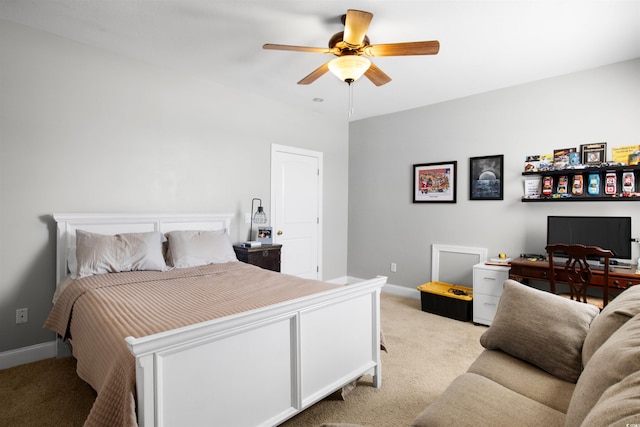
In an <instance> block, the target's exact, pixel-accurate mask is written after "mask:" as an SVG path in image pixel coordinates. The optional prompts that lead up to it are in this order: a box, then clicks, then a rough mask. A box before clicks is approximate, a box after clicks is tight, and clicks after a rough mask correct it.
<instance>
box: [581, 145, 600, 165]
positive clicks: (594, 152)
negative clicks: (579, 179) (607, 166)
mask: <svg viewBox="0 0 640 427" xmlns="http://www.w3.org/2000/svg"><path fill="white" fill-rule="evenodd" d="M580 155H581V156H582V164H583V165H600V163H602V162H606V161H607V143H606V142H599V143H597V144H582V145H581V146H580Z"/></svg>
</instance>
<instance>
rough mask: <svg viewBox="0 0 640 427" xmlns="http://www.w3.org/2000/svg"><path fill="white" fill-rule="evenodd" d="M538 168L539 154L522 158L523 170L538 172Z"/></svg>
mask: <svg viewBox="0 0 640 427" xmlns="http://www.w3.org/2000/svg"><path fill="white" fill-rule="evenodd" d="M539 170H540V155H539V154H534V155H532V156H527V157H526V158H525V159H524V171H525V172H538V171H539Z"/></svg>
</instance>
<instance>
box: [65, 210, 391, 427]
mask: <svg viewBox="0 0 640 427" xmlns="http://www.w3.org/2000/svg"><path fill="white" fill-rule="evenodd" d="M232 217H233V215H231V214H225V215H213V214H54V219H55V220H56V222H57V225H58V226H57V230H58V231H57V264H56V266H57V267H56V270H57V271H56V276H57V277H56V279H57V281H56V283H59V281H60V280H61V279H62V278H63V277H64V276H65V275H66V274H67V262H66V253H67V249H69V248H73V247H75V231H76V230H77V229H82V230H86V231H91V232H97V233H104V234H115V233H125V232H142V231H154V230H159V231H161V232H163V233H166V232H168V231H171V230H219V229H226V230H227V233H228V232H229V230H230V225H231V218H232ZM385 282H386V277H381V276H379V277H377V278H375V279H371V280H367V281H364V282H360V283H357V284H350V285H345V286H343V287H340V288H338V289H335V290H331V291H327V292H323V293H320V294H315V295H311V296H308V297H304V298H299V299H296V300H293V301H289V302H285V303H280V304H276V305H273V306H269V307H265V308H262V309H257V310H252V311H249V312H246V313H242V314H238V315H233V316H227V317H223V318H220V319H214V320H210V321H207V322H203V323H199V324H195V325H191V326H187V327H184V328H179V329H175V330H171V331H166V332H162V333H158V334H154V335H150V336H146V337H142V338H138V339H136V338H133V337H128V338H126V341H127V345H128V347H129V349H130V351H131V353H132V354H133V355H134V356H135V357H136V381H137V394H138V396H137V399H138V400H137V404H138V405H137V408H138V422H139V424H140V425H141V426H175V425H212V426H243V427H246V426H273V425H277V424H280V423H282V422H284V421H285V420H287V419H288V418H290V417H292V416H294V415H295V414H297V413H299V412H300V411H302V410H304V409H305V408H307V407H309V406H311V405H312V404H314V403H316V402H317V401H319V400H321V399H322V398H324V397H326V396H327V395H329V394H331V393H333V392H334V391H336V390H338V389H340V388H341V387H342V386H343V385H345V384H347V383H349V382H351V381H353V380H355V379H357V378H359V377H360V376H362V375H365V374H370V375H372V376H373V385H374V386H375V387H380V386H381V381H382V377H381V367H380V291H381V288H382V286H383V285H384V284H385Z"/></svg>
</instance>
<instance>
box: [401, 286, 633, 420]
mask: <svg viewBox="0 0 640 427" xmlns="http://www.w3.org/2000/svg"><path fill="white" fill-rule="evenodd" d="M480 343H481V344H482V345H483V347H485V350H484V352H483V353H482V354H481V355H480V356H479V357H478V358H477V359H476V361H475V362H474V363H473V364H472V365H471V367H470V368H469V369H468V371H467V372H466V373H464V374H463V375H461V376H459V377H458V378H456V379H455V380H454V381H453V383H451V385H450V386H449V387H448V388H447V389H446V390H445V391H444V393H443V394H442V395H441V396H440V397H439V398H438V399H437V400H436V401H435V402H433V403H432V404H430V405H429V406H428V407H427V408H426V409H425V410H424V411H423V412H422V413H421V414H420V415H419V416H418V417H417V418H416V419H415V421H414V422H413V424H412V425H413V426H416V427H417V426H474V427H478V426H492V427H495V426H568V427H573V426H594V427H602V426H620V427H629V426H634V427H637V426H640V286H635V287H632V288H629V289H627V290H625V291H624V292H623V293H622V294H620V295H619V296H618V297H616V298H615V299H614V300H613V301H612V302H611V303H609V305H608V306H607V307H606V308H605V309H604V310H603V311H602V312H601V313H600V314H598V309H597V308H595V307H594V306H591V305H588V304H583V303H578V302H575V301H571V300H568V299H565V298H562V297H559V296H557V295H553V294H550V293H547V292H543V291H540V290H537V289H533V288H530V287H528V286H525V285H522V284H520V283H518V282H516V281H513V280H507V281H506V282H505V283H504V292H503V294H502V297H501V298H500V303H499V304H498V310H497V313H496V316H495V319H494V322H493V324H492V325H491V326H490V327H489V328H488V329H487V331H486V332H485V333H484V334H483V335H482V337H481V338H480Z"/></svg>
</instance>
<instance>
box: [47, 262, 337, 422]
mask: <svg viewBox="0 0 640 427" xmlns="http://www.w3.org/2000/svg"><path fill="white" fill-rule="evenodd" d="M336 286H337V285H331V284H328V283H324V282H319V281H313V280H307V279H301V278H298V277H294V276H288V275H283V274H280V273H274V272H272V271H268V270H263V269H261V268H258V267H254V266H252V265H249V264H245V263H241V262H230V263H226V264H213V265H208V266H203V267H194V268H188V269H175V270H172V271H168V272H158V271H138V272H129V273H115V274H101V275H96V276H90V277H86V278H83V279H80V280H76V281H75V282H73V283H72V284H71V285H69V287H67V288H66V289H65V290H64V292H63V293H62V294H61V295H60V296H59V298H58V299H57V301H56V303H55V305H54V307H53V309H52V310H51V313H50V314H49V318H48V319H47V321H46V323H45V327H46V328H49V329H51V330H53V331H55V332H57V333H58V334H60V335H62V336H64V337H65V338H71V340H72V342H73V355H74V356H75V358H76V359H77V361H78V365H77V366H78V367H77V372H78V375H79V376H80V377H81V378H82V379H83V380H85V381H86V382H88V383H89V384H90V385H91V386H92V387H93V388H94V389H95V390H96V391H97V394H98V395H97V398H96V401H95V403H94V405H93V407H92V409H91V412H90V414H89V417H88V418H87V421H86V423H85V426H107V425H118V426H135V425H137V420H136V402H135V359H134V357H133V355H132V354H131V353H130V352H129V350H128V348H127V346H126V343H125V341H124V338H125V337H127V336H133V337H135V338H139V337H143V336H146V335H151V334H154V333H157V332H162V331H166V330H170V329H175V328H178V327H182V326H187V325H191V324H194V323H199V322H203V321H206V320H210V319H215V318H219V317H223V316H227V315H230V314H235V313H240V312H243V311H247V310H252V309H256V308H260V307H265V306H268V305H271V304H275V303H279V302H283V301H287V300H291V299H295V298H299V297H303V296H306V295H310V294H313V293H318V292H322V291H326V290H329V289H333V288H335V287H336Z"/></svg>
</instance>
